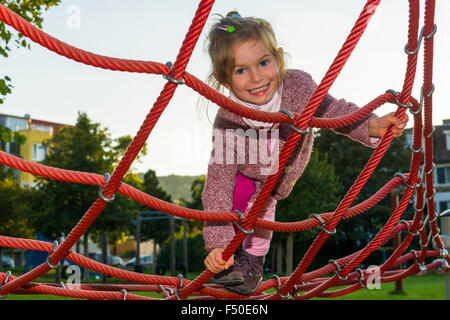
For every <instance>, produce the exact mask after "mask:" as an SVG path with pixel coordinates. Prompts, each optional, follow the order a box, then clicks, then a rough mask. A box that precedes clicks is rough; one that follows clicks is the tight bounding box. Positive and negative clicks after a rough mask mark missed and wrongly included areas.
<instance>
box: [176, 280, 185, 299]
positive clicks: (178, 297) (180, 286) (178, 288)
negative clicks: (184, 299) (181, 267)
mask: <svg viewBox="0 0 450 320" xmlns="http://www.w3.org/2000/svg"><path fill="white" fill-rule="evenodd" d="M177 277H178V278H179V279H180V285H179V286H178V287H177V288H176V291H175V297H176V298H177V300H181V298H180V289H181V288H183V284H184V277H183V275H182V274H179V275H177Z"/></svg>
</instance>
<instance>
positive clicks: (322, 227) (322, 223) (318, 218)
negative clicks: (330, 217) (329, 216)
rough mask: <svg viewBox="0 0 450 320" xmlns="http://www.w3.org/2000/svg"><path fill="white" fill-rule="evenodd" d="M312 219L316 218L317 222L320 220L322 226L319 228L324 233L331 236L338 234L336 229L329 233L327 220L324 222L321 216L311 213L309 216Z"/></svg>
mask: <svg viewBox="0 0 450 320" xmlns="http://www.w3.org/2000/svg"><path fill="white" fill-rule="evenodd" d="M309 217H310V218H316V219H317V220H319V222H320V226H318V227H319V228H320V229H321V230H322V231H323V232H325V233H327V234H329V235H335V234H336V229H334V230H333V231H329V230H328V229H327V228H326V227H325V226H326V222H325V220H323V218H322V217H321V216H320V214H317V213H311V214H310V215H309Z"/></svg>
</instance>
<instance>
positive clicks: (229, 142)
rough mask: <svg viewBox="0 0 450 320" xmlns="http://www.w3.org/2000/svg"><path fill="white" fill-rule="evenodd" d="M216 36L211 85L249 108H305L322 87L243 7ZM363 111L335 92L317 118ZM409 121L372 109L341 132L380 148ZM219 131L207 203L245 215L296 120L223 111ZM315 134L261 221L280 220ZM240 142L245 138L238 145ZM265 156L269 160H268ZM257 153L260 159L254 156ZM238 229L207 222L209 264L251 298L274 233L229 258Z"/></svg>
mask: <svg viewBox="0 0 450 320" xmlns="http://www.w3.org/2000/svg"><path fill="white" fill-rule="evenodd" d="M209 40H210V44H209V49H208V51H209V55H210V57H211V60H212V73H211V76H210V80H211V81H210V82H212V84H213V86H214V87H215V88H216V89H220V87H221V86H223V87H225V88H227V89H228V90H229V92H230V98H231V99H232V100H234V101H236V102H239V103H240V104H242V105H245V106H248V107H252V108H255V109H258V110H263V111H271V112H279V111H280V110H281V109H285V110H288V111H290V112H291V113H301V111H302V110H303V108H304V107H305V106H306V104H307V103H308V101H309V98H310V97H311V96H312V94H313V93H314V90H315V89H316V87H317V85H316V83H315V82H314V81H313V79H312V78H311V76H310V75H309V74H308V73H306V72H304V71H301V70H285V63H284V58H283V50H282V49H281V48H278V47H277V42H276V39H275V35H274V33H273V30H272V27H271V26H270V24H269V23H268V22H266V21H265V20H262V19H255V18H250V17H246V18H244V17H241V16H240V15H239V13H237V12H230V13H228V14H227V16H226V17H224V18H222V19H221V20H220V21H219V22H217V23H216V24H215V25H213V26H212V29H211V31H210V33H209ZM357 109H358V107H357V106H356V105H354V104H353V103H350V102H346V101H345V100H344V99H341V100H336V99H335V98H333V97H332V96H331V95H329V94H328V95H327V96H326V97H325V98H324V100H323V101H322V103H321V104H320V106H319V107H318V109H317V111H316V113H315V115H314V116H315V117H324V118H335V117H341V116H343V115H345V114H348V113H351V112H354V111H356V110H357ZM407 121H408V116H407V115H405V116H404V118H402V119H397V118H396V117H395V116H394V113H389V114H387V115H385V116H383V117H377V116H376V115H375V114H371V115H369V116H368V117H366V118H365V119H363V120H361V121H359V122H357V123H355V124H352V125H350V126H348V127H344V128H339V129H336V130H335V131H336V132H338V133H341V134H344V135H347V136H348V137H350V138H351V139H354V140H356V141H359V142H360V143H363V144H365V145H367V146H370V147H376V146H377V145H378V143H379V140H380V137H383V136H384V134H385V133H386V131H387V129H388V127H389V126H390V125H393V126H394V127H393V135H394V137H398V136H400V135H401V134H402V132H403V130H404V128H405V126H406V123H407ZM213 128H214V129H213V133H214V137H213V138H214V139H213V150H212V153H211V160H210V163H209V165H208V174H207V178H206V182H205V187H204V190H203V195H202V201H203V207H204V209H205V210H206V211H210V212H229V211H235V210H239V211H240V212H242V213H243V214H245V213H247V212H248V211H249V209H250V208H251V206H252V204H253V202H254V201H255V199H256V196H257V195H258V193H259V191H260V189H261V187H262V185H263V183H264V181H265V179H266V178H267V176H268V175H270V174H273V173H274V172H276V170H278V162H277V156H278V153H279V151H280V150H281V149H282V148H283V145H284V143H285V142H286V139H287V137H288V135H289V133H290V127H289V124H281V125H278V124H272V123H264V122H259V121H255V120H251V119H246V118H242V117H240V116H238V115H235V114H233V113H231V112H229V111H227V110H225V109H223V108H221V109H220V110H219V111H218V113H217V115H216V118H215V121H214V127H213ZM313 139H314V136H313V133H312V132H311V131H310V132H309V133H307V134H305V135H304V137H303V138H302V139H301V140H300V142H299V144H298V146H297V147H296V148H295V150H294V152H293V153H292V156H291V158H290V159H289V161H288V163H287V165H286V167H285V170H284V172H283V174H282V175H281V176H280V179H279V181H278V183H277V185H276V186H275V188H274V189H273V191H272V194H271V196H270V197H269V198H268V200H267V202H266V204H265V206H264V208H263V209H262V211H261V213H260V216H259V217H260V218H262V219H266V220H270V221H274V220H275V208H276V203H277V201H278V200H280V199H284V198H286V197H287V196H288V195H289V193H290V192H291V190H292V188H293V186H294V184H295V182H296V181H297V179H298V178H299V177H300V176H301V174H302V172H303V170H304V169H305V167H306V165H307V163H308V160H309V157H310V153H311V150H312V145H313ZM236 140H237V141H238V143H237V144H236V145H235V141H236ZM239 141H241V142H242V141H243V143H241V144H240V143H239ZM255 146H257V147H259V150H257V149H255ZM265 153H267V154H268V155H269V156H268V158H269V159H270V161H267V157H265V156H264V155H265ZM257 155H260V158H259V159H256V160H255V156H257ZM247 156H248V161H247ZM274 170H275V171H274ZM235 228H236V224H232V223H229V222H225V223H224V222H205V226H204V239H205V246H206V249H207V250H209V251H210V252H209V254H208V256H207V257H206V259H205V261H204V263H205V266H206V268H207V269H208V270H210V271H212V272H214V273H215V275H214V277H213V278H212V279H211V281H212V282H213V283H217V284H222V285H224V286H225V288H226V289H228V290H230V291H232V292H236V293H239V294H245V295H248V294H251V293H253V292H254V291H255V290H256V288H257V287H258V285H259V283H260V281H261V279H262V274H263V265H264V257H265V255H266V254H267V252H268V250H269V246H270V241H271V238H272V232H271V231H269V230H264V229H259V228H255V230H254V233H253V234H251V235H248V236H247V237H246V238H245V240H244V243H243V250H242V251H241V254H240V255H239V256H235V257H231V258H230V259H229V260H228V261H223V259H222V252H223V249H224V248H225V247H226V246H227V244H228V243H229V242H230V241H231V239H232V238H233V237H234V235H235V231H236V229H235ZM235 260H236V261H235Z"/></svg>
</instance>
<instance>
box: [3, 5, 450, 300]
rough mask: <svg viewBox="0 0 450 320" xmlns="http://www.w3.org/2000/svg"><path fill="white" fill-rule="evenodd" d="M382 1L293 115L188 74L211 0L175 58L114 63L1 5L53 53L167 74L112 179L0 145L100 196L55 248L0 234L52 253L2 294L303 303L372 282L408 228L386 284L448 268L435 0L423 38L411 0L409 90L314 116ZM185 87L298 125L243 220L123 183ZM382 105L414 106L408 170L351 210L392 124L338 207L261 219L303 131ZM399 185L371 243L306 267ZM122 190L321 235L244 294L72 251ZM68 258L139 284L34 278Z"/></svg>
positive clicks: (11, 161)
mask: <svg viewBox="0 0 450 320" xmlns="http://www.w3.org/2000/svg"><path fill="white" fill-rule="evenodd" d="M379 3H380V0H369V1H367V3H366V4H365V6H364V8H363V10H362V12H361V13H360V15H359V17H358V19H357V21H356V23H355V25H354V26H353V28H352V30H351V32H350V34H349V36H348V37H347V39H346V41H345V43H344V45H343V46H342V48H341V50H340V51H339V53H338V55H337V57H336V58H335V60H334V61H333V63H332V65H331V66H330V68H329V69H328V71H327V73H326V74H325V76H324V78H323V79H322V81H321V83H320V84H319V86H318V87H317V89H316V91H315V92H314V94H313V95H312V97H311V99H310V100H309V102H308V104H307V105H306V107H305V108H304V110H303V111H302V112H301V113H300V114H294V115H292V117H290V115H287V114H284V113H281V112H278V113H270V112H263V111H257V110H254V109H251V108H247V107H244V106H242V105H240V104H238V103H235V102H233V101H231V100H229V99H228V98H226V97H225V96H223V95H222V94H220V93H218V92H217V91H216V90H214V89H212V88H211V87H209V86H207V85H206V84H204V83H203V82H202V81H200V80H199V79H197V78H196V77H194V76H193V75H191V74H189V73H188V72H186V71H185V69H186V67H187V65H188V62H189V59H190V57H191V54H192V51H193V50H194V47H195V45H196V43H197V40H198V38H199V36H200V34H201V32H202V30H203V27H204V25H205V22H206V20H207V18H208V16H209V13H210V11H211V8H212V5H213V4H214V1H213V0H201V1H200V4H199V6H198V9H197V11H196V13H195V16H194V18H193V20H192V24H191V26H190V28H189V31H188V32H187V35H186V37H185V40H184V41H183V43H182V46H181V48H180V51H179V53H178V56H177V58H176V61H175V62H174V63H173V64H172V63H167V64H161V63H157V62H147V61H136V60H126V59H117V58H111V57H106V56H101V55H98V54H94V53H90V52H86V51H84V50H81V49H78V48H75V47H73V46H70V45H68V44H66V43H64V42H62V41H60V40H58V39H55V38H53V37H51V36H50V35H48V34H46V33H44V32H43V31H41V30H39V29H38V28H36V27H34V26H33V25H31V24H30V23H28V22H27V21H26V20H25V19H23V18H21V17H20V16H18V15H17V14H15V13H14V12H12V11H10V10H9V9H7V8H6V7H5V6H3V5H0V19H1V20H2V21H4V22H5V23H6V24H8V25H10V26H12V27H13V28H15V29H16V30H17V31H19V32H21V33H22V34H24V35H25V36H27V37H29V38H30V39H31V40H33V41H34V42H36V43H38V44H40V45H42V46H44V47H46V48H48V49H49V50H51V51H54V52H55V53H57V54H59V55H62V56H65V57H67V58H69V59H72V60H75V61H77V62H81V63H84V64H87V65H91V66H94V67H98V68H104V69H109V70H116V71H127V72H139V73H148V74H160V75H163V76H164V78H165V79H166V80H167V83H166V84H165V86H164V88H163V90H162V91H161V94H160V95H159V97H158V98H157V100H156V102H155V103H154V105H153V107H152V109H151V110H150V112H149V113H148V114H147V116H146V118H145V120H144V121H143V123H142V125H141V127H140V129H139V130H138V133H137V135H136V136H135V138H134V139H133V141H132V142H131V143H130V145H129V146H128V148H127V150H126V152H125V154H124V156H123V158H122V159H121V161H120V163H119V164H118V165H117V167H116V168H115V170H114V172H113V173H112V174H111V175H110V176H109V175H107V176H106V178H105V177H104V176H102V175H99V174H93V173H86V172H79V171H71V170H63V169H59V168H53V167H48V166H45V165H41V164H37V163H32V162H29V161H26V160H23V159H20V158H17V157H14V156H12V155H9V154H7V153H5V152H1V151H0V163H2V164H4V165H7V166H9V167H13V168H16V169H19V170H21V171H25V172H29V173H31V174H33V175H38V176H42V177H46V178H51V179H57V180H61V181H67V182H74V183H83V184H90V185H98V186H100V191H99V196H98V198H97V199H96V200H95V201H94V203H93V204H92V205H91V207H90V208H89V209H88V210H87V212H86V213H85V214H84V215H83V216H82V218H81V219H80V220H79V222H78V223H77V224H76V225H75V227H74V228H73V229H72V230H71V232H70V233H69V235H68V236H67V238H66V239H65V240H64V241H63V242H62V243H61V244H59V245H58V244H57V243H55V244H54V245H52V244H51V243H48V242H44V241H37V240H30V239H21V238H13V237H7V236H0V246H4V247H10V248H22V249H32V250H39V251H47V252H49V255H48V257H47V260H46V262H45V263H42V264H41V265H39V266H37V267H36V268H34V269H33V270H30V271H28V272H27V273H25V274H23V275H21V276H18V277H15V276H14V275H12V274H11V273H10V272H8V273H0V295H1V296H2V297H5V296H7V295H8V293H13V294H52V295H59V296H67V297H77V298H85V299H130V300H131V299H133V300H137V299H157V298H149V297H144V296H141V295H138V294H131V293H128V292H130V291H133V292H161V293H166V294H164V295H163V296H162V298H164V299H168V300H174V299H250V300H252V299H253V300H254V299H260V300H261V299H264V300H276V299H287V298H292V299H296V300H300V299H309V298H311V297H314V296H320V297H336V296H341V295H344V294H348V293H351V292H354V291H356V290H359V289H361V288H367V287H368V284H369V282H368V280H369V277H370V275H371V270H368V269H361V268H357V267H358V266H359V265H360V263H361V262H362V261H363V260H364V259H365V258H366V257H367V256H369V255H370V254H371V253H372V252H373V251H374V250H376V249H378V248H379V247H380V246H382V245H384V244H385V243H387V242H388V241H389V240H390V239H392V238H393V237H394V236H395V235H397V234H398V233H399V232H401V231H402V230H406V231H407V233H406V236H405V237H404V239H403V240H402V241H401V243H400V245H399V246H398V247H397V248H396V249H395V250H394V252H393V253H392V255H391V256H390V257H389V258H388V259H387V260H386V261H385V262H384V263H383V264H382V265H381V266H379V271H380V276H381V278H380V281H381V282H390V281H397V280H400V279H402V278H404V277H407V276H409V275H411V274H417V273H423V272H425V271H427V270H432V269H440V270H442V271H445V272H448V271H449V270H450V268H449V263H450V257H449V255H448V252H447V250H446V249H445V248H444V245H443V242H442V240H441V237H440V234H439V232H440V231H439V229H438V226H437V222H436V219H437V215H436V210H435V203H434V195H435V189H434V188H433V169H434V163H433V132H434V127H433V126H432V94H433V91H434V86H433V82H432V66H433V36H434V34H435V32H436V25H435V24H434V10H435V1H434V0H426V2H425V17H424V26H423V28H422V29H421V31H420V34H419V19H420V12H419V0H409V26H408V43H407V45H406V46H405V52H406V54H407V55H408V59H407V67H406V75H405V78H404V83H403V88H402V90H401V91H400V92H397V91H394V90H388V91H386V92H385V93H384V94H382V95H380V96H378V97H377V98H375V99H374V100H372V101H371V102H369V103H368V104H367V105H365V106H364V107H362V108H361V109H360V110H358V111H357V112H354V113H352V114H349V115H346V116H344V117H340V118H333V119H319V118H314V117H313V115H314V113H315V111H316V109H317V107H318V106H319V104H320V103H321V101H322V100H323V98H324V97H325V95H326V94H327V92H328V90H329V89H330V87H331V86H332V84H333V82H334V80H335V79H336V78H337V76H338V74H339V73H340V71H341V70H342V68H343V66H344V65H345V63H346V61H347V60H348V58H349V57H350V54H351V53H352V51H353V49H354V48H355V47H356V44H357V42H358V41H359V39H360V38H361V36H362V34H363V33H364V30H365V29H366V27H367V25H368V23H369V20H370V18H371V17H372V15H373V14H374V13H375V10H376V8H377V6H378V5H379ZM422 42H424V62H423V64H424V80H423V86H422V89H421V94H420V99H419V101H418V100H417V99H415V98H414V97H412V96H411V91H412V87H413V83H414V78H415V73H416V66H417V56H418V51H419V49H420V45H421V43H422ZM181 84H185V85H187V86H189V87H191V88H192V89H194V90H195V91H197V92H198V93H200V94H201V95H203V96H204V97H206V98H207V99H209V100H211V101H212V102H214V103H216V104H217V105H219V106H220V107H222V108H225V109H227V110H229V111H230V112H233V113H236V114H238V115H240V116H242V117H245V118H251V119H254V120H259V121H265V122H272V123H275V122H276V123H290V124H291V125H292V128H293V129H295V130H292V131H291V133H290V135H289V137H288V139H287V141H286V143H285V145H284V147H283V149H282V150H281V152H280V157H279V168H278V171H277V172H276V173H275V174H273V175H271V176H269V177H268V178H267V180H266V181H265V183H264V185H263V187H262V189H261V191H260V193H259V194H258V196H257V199H256V200H255V202H254V204H253V206H252V208H251V209H250V212H249V213H248V214H247V215H246V216H245V217H244V218H243V219H241V217H240V216H239V215H238V214H237V213H234V212H204V211H201V210H193V209H188V208H183V207H180V206H177V205H174V204H172V203H168V202H164V201H162V200H160V199H157V198H154V197H152V196H150V195H148V194H146V193H144V192H142V191H140V190H137V189H135V188H133V187H131V186H129V185H127V184H125V183H122V179H123V177H124V175H125V174H126V172H127V171H128V169H129V168H130V166H131V164H132V162H133V161H134V159H135V158H136V156H137V155H138V153H139V151H140V150H141V148H142V146H143V145H144V143H145V141H146V140H147V138H148V136H149V135H150V133H151V131H152V130H153V128H154V127H155V125H156V123H157V121H158V119H159V117H160V116H161V114H162V112H163V111H164V110H165V108H166V106H167V105H168V103H169V101H170V100H171V98H172V96H173V95H174V92H175V90H176V88H177V87H178V85H181ZM385 103H394V104H395V105H397V110H396V113H395V115H396V116H397V117H402V116H403V115H404V114H405V112H406V111H407V110H409V112H410V113H411V114H412V115H413V116H414V129H413V144H412V147H411V150H412V156H411V164H410V168H409V172H408V173H398V174H396V175H395V176H394V178H392V179H391V180H390V181H389V182H388V183H387V184H385V186H384V187H383V188H381V189H380V190H379V191H378V192H377V193H376V194H374V195H373V196H371V197H370V198H369V199H367V200H365V201H363V202H362V203H360V204H358V205H356V206H353V207H350V205H351V204H352V203H353V201H354V200H355V198H356V196H357V195H358V194H359V192H360V191H361V189H362V188H363V186H364V185H365V183H366V182H367V180H368V179H369V177H370V176H371V174H372V173H373V171H374V170H375V168H376V167H377V166H378V164H379V162H380V161H381V159H382V157H383V156H384V154H385V152H386V151H387V150H388V148H389V146H390V144H391V142H392V140H393V135H392V132H391V128H390V129H389V130H388V132H387V133H386V135H385V136H384V137H383V139H382V140H381V142H380V144H379V146H378V147H377V148H376V149H375V151H374V152H373V154H372V156H371V157H370V159H369V161H368V163H367V164H366V166H365V167H364V168H363V170H362V171H361V173H360V175H359V176H358V178H357V179H356V181H355V183H354V184H353V185H352V187H351V188H350V189H349V191H348V192H347V194H346V195H345V196H344V198H343V199H342V200H341V202H340V203H339V205H338V206H337V208H336V210H335V211H333V212H328V213H322V214H318V215H312V216H311V217H310V218H309V219H306V220H303V221H298V222H290V223H281V222H270V221H265V220H262V219H260V218H258V214H259V212H260V211H261V209H262V208H263V206H264V204H265V202H266V199H267V198H268V196H269V195H270V193H271V191H272V189H273V188H274V185H275V183H276V182H277V180H278V179H279V177H280V175H281V173H282V171H283V169H284V167H285V165H286V162H287V161H288V159H289V157H290V155H291V153H292V151H293V150H294V148H295V146H296V145H297V143H298V142H299V140H300V139H301V138H302V137H303V134H304V132H307V129H308V128H326V129H331V128H339V127H343V126H347V125H349V124H352V123H354V122H356V121H359V120H361V119H363V118H364V117H366V116H367V115H368V114H370V113H371V112H372V111H374V110H375V109H377V108H378V107H380V106H381V105H383V104H385ZM422 114H423V116H422ZM422 155H423V156H424V165H423V168H422V170H421V172H420V173H419V169H420V164H421V157H422ZM424 179H425V180H424ZM400 184H403V185H404V186H406V188H405V191H404V193H403V195H402V197H401V200H400V202H399V204H398V205H397V207H396V209H395V210H394V211H393V213H392V215H391V216H390V218H389V219H388V221H387V223H386V224H385V225H384V226H383V227H382V228H381V230H380V231H379V233H378V234H377V235H376V236H375V237H374V238H373V239H372V240H371V241H370V242H369V244H368V245H367V246H366V247H365V248H363V249H361V250H359V251H357V252H355V253H353V254H351V255H349V256H346V257H342V258H339V259H337V260H330V262H329V263H328V264H327V265H325V266H323V267H322V268H320V269H317V270H314V271H311V272H308V273H305V271H306V269H307V268H308V266H309V265H310V263H311V262H312V260H313V259H314V257H315V256H316V254H317V253H318V251H319V250H320V248H321V247H322V245H323V244H324V242H325V241H326V240H327V239H328V237H329V236H330V235H333V234H334V232H335V230H336V229H335V228H336V226H337V224H338V223H339V222H340V221H341V220H342V219H349V218H351V217H354V216H356V215H358V214H361V213H362V212H364V211H366V210H368V209H369V208H371V207H373V206H374V205H375V204H377V203H378V202H379V201H381V200H382V199H383V198H384V197H385V196H386V195H387V194H389V193H390V191H392V190H393V189H394V188H395V187H397V186H398V185H400ZM116 192H119V193H120V194H123V195H125V196H127V197H129V198H131V199H133V200H135V201H138V202H139V203H142V204H144V205H146V206H149V207H151V208H154V209H156V210H159V211H163V212H167V213H169V214H172V215H175V216H179V217H183V218H187V219H194V220H203V221H234V222H236V223H240V225H241V226H242V228H243V229H244V230H243V231H245V230H250V229H252V228H253V227H254V226H257V227H260V228H265V229H269V230H273V231H277V232H299V231H304V230H307V229H310V228H314V227H318V228H319V229H320V232H319V233H318V235H317V236H316V238H315V239H314V241H313V243H312V245H311V246H310V248H309V249H308V251H307V252H306V254H305V255H304V257H303V258H302V260H301V261H300V263H299V264H298V266H297V267H296V269H295V270H294V272H293V273H292V274H291V275H290V276H289V277H278V276H276V275H275V276H273V277H272V278H271V279H270V280H267V281H264V282H262V283H261V284H260V285H259V287H258V289H257V290H256V292H255V293H254V294H253V295H251V296H241V295H238V294H235V293H231V292H228V291H226V290H224V289H223V288H222V287H220V286H217V285H211V284H206V282H207V281H208V280H209V279H210V278H211V277H212V276H213V273H212V272H210V271H208V270H206V271H204V272H203V273H202V274H200V275H199V276H198V277H197V278H196V279H194V280H188V279H184V278H183V277H182V276H181V275H179V276H178V277H167V276H157V275H148V274H141V273H137V272H132V271H127V270H123V269H118V268H114V267H111V266H108V265H104V264H101V263H99V262H96V261H94V260H91V259H88V258H86V257H84V256H82V255H80V254H77V253H76V252H72V251H70V249H71V248H72V247H73V246H74V245H75V243H76V242H77V241H78V240H79V239H80V237H81V236H82V235H83V234H84V232H86V230H87V229H88V227H89V226H90V225H91V224H92V223H93V221H94V220H95V219H96V217H97V216H98V215H99V214H100V213H101V212H102V210H103V209H104V208H105V207H106V205H107V204H108V203H109V202H111V201H113V200H114V194H115V193H116ZM414 193H415V199H416V200H415V205H414V210H415V214H414V218H413V220H410V221H407V220H400V218H401V216H402V214H403V212H404V211H405V209H406V207H407V206H408V204H409V202H410V200H411V199H412V196H413V194H414ZM425 206H426V208H427V213H426V214H425V218H424V219H422V218H423V216H424V211H425ZM427 224H428V225H429V233H427V231H426V228H425V226H426V225H427ZM243 231H238V232H237V233H236V234H235V236H234V238H233V239H232V241H231V242H230V243H229V244H228V246H227V247H226V248H225V250H224V252H223V259H224V260H228V259H229V258H230V257H231V255H232V254H233V253H234V252H235V251H236V250H237V249H238V248H239V247H240V245H241V243H242V241H243V240H244V238H245V236H246V234H245V233H244V232H243ZM416 236H417V237H419V238H420V251H415V250H411V251H410V252H409V253H404V252H405V250H406V249H407V248H408V247H409V245H410V244H411V242H412V240H413V239H414V237H416ZM431 238H433V240H432V241H434V243H435V247H436V250H434V251H432V250H429V249H428V247H429V243H430V240H431ZM429 257H438V258H439V259H435V260H434V261H433V262H430V263H428V264H426V263H425V259H426V258H429ZM63 258H66V259H68V260H70V261H72V262H74V263H76V264H78V265H81V266H83V267H86V268H87V269H90V270H93V271H96V272H100V273H103V274H106V275H109V276H113V277H116V278H119V279H123V280H127V281H131V282H134V283H139V284H123V285H108V284H102V285H98V284H81V285H79V287H77V288H70V287H69V288H68V287H66V286H64V285H62V286H60V285H57V284H49V283H47V284H46V283H37V282H33V280H35V279H36V278H38V277H40V276H42V275H43V274H45V273H47V272H48V271H50V270H51V269H54V268H56V267H57V265H58V264H59V261H60V260H61V259H63ZM409 260H412V261H413V262H414V263H412V264H411V266H410V267H408V268H407V269H404V270H392V268H394V267H396V266H398V265H400V264H402V263H404V262H406V261H409ZM329 274H330V275H329ZM327 275H329V276H327ZM336 286H343V288H342V289H336V290H334V291H326V290H328V289H329V288H332V287H336ZM272 288H275V289H276V290H274V291H273V290H272V291H273V292H271V293H267V292H266V291H267V290H268V289H272Z"/></svg>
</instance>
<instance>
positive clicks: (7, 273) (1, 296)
mask: <svg viewBox="0 0 450 320" xmlns="http://www.w3.org/2000/svg"><path fill="white" fill-rule="evenodd" d="M10 277H11V271H7V272H6V278H5V281H4V282H3V283H2V286H3V285H5V284H6V283H7V282H8V281H9V278H10ZM2 286H0V288H1V287H2ZM7 296H8V294H4V295H0V299H5V298H6V297H7Z"/></svg>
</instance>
